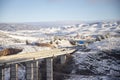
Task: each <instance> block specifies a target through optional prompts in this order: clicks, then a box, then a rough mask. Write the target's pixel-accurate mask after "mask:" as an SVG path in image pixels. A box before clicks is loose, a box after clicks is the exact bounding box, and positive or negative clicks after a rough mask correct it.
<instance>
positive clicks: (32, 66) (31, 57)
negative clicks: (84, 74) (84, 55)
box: [0, 49, 75, 80]
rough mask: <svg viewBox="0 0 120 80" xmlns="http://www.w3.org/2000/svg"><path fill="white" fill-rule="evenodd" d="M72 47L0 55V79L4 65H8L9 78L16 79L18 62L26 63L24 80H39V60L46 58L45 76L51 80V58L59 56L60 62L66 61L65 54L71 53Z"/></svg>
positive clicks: (3, 76) (3, 75) (2, 79)
mask: <svg viewBox="0 0 120 80" xmlns="http://www.w3.org/2000/svg"><path fill="white" fill-rule="evenodd" d="M74 51H75V50H73V49H71V50H70V49H69V50H68V49H52V50H42V51H39V52H33V53H24V54H15V55H10V56H2V57H0V80H5V66H7V65H9V66H10V80H18V66H19V65H18V64H19V63H22V62H24V63H25V64H26V66H25V67H26V80H40V78H39V72H38V69H39V65H38V63H39V60H41V59H46V78H47V80H53V59H54V57H57V56H59V57H60V61H61V64H64V63H65V61H66V55H67V54H70V53H73V52H74Z"/></svg>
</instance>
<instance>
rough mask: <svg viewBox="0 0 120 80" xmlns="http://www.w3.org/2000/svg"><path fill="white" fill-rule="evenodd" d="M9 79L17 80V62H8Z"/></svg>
mask: <svg viewBox="0 0 120 80" xmlns="http://www.w3.org/2000/svg"><path fill="white" fill-rule="evenodd" d="M10 80H18V64H10Z"/></svg>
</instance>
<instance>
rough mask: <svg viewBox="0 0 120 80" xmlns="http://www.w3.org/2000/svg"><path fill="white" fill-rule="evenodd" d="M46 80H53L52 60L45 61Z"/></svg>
mask: <svg viewBox="0 0 120 80" xmlns="http://www.w3.org/2000/svg"><path fill="white" fill-rule="evenodd" d="M46 72H47V80H53V58H47V59H46Z"/></svg>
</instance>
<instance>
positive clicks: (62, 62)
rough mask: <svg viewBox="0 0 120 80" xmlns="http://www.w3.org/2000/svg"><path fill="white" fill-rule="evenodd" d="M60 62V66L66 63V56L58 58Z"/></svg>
mask: <svg viewBox="0 0 120 80" xmlns="http://www.w3.org/2000/svg"><path fill="white" fill-rule="evenodd" d="M60 62H61V64H64V63H65V62H66V55H61V56H60Z"/></svg>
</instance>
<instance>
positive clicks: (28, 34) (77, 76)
mask: <svg viewBox="0 0 120 80" xmlns="http://www.w3.org/2000/svg"><path fill="white" fill-rule="evenodd" d="M110 25H111V24H110ZM110 25H109V27H108V26H106V25H104V24H103V25H101V26H99V25H98V24H92V25H88V24H85V25H84V24H80V25H79V26H78V25H77V26H76V25H67V26H62V27H50V28H48V27H47V28H40V29H38V30H15V31H4V30H0V50H2V49H4V48H10V47H12V48H20V49H21V48H22V49H23V51H22V52H20V53H28V52H36V51H40V50H46V49H51V48H50V47H40V46H35V45H26V40H27V41H29V42H30V43H32V44H34V43H35V42H39V43H49V42H51V41H54V42H56V43H57V47H59V48H61V47H72V45H71V44H70V42H69V41H68V40H76V39H80V40H82V39H92V38H93V37H92V35H106V34H109V35H110V36H111V37H109V38H106V39H103V40H102V41H96V42H93V43H90V44H89V45H88V46H87V49H90V51H88V52H84V51H82V50H81V48H80V49H78V51H77V52H75V53H74V54H73V55H72V56H73V57H74V60H75V66H76V67H75V68H74V69H73V71H72V72H71V74H74V76H72V75H71V77H70V78H69V79H67V80H120V64H119V63H120V60H119V59H114V58H113V57H109V56H108V55H107V54H103V53H99V52H100V51H105V50H108V51H109V50H120V24H117V25H115V26H110ZM116 35H117V36H118V37H116ZM56 39H57V40H56ZM59 39H60V40H59ZM118 54H119V55H120V53H118ZM102 57H107V58H105V59H103V58H102ZM5 71H6V73H5V74H7V75H6V79H5V80H9V78H10V75H9V72H10V70H9V68H6V70H5ZM82 71H88V72H87V73H84V72H83V73H82ZM24 74H25V70H24V67H23V66H22V67H19V75H20V76H19V79H21V80H25V79H24ZM88 74H89V75H88ZM111 76H112V77H111ZM116 76H117V78H116Z"/></svg>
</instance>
